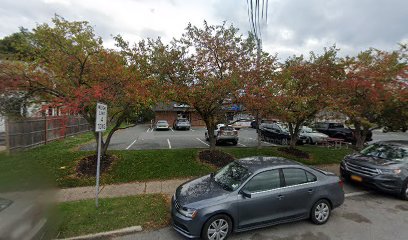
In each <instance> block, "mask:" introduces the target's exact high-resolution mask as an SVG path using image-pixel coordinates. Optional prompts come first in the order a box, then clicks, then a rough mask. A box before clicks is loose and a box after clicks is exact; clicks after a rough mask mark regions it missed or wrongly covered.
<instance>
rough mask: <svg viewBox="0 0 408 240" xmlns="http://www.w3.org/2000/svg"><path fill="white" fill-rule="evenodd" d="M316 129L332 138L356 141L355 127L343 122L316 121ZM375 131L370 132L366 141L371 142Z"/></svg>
mask: <svg viewBox="0 0 408 240" xmlns="http://www.w3.org/2000/svg"><path fill="white" fill-rule="evenodd" d="M313 128H314V129H315V130H316V131H318V132H321V133H324V134H326V135H328V136H329V137H332V138H339V139H343V140H344V141H346V142H352V143H354V142H356V138H355V136H354V131H355V129H351V128H347V127H345V126H344V124H342V123H335V122H318V123H315V125H314V127H313ZM372 136H373V133H372V132H371V131H369V132H368V134H367V137H366V141H367V142H369V141H371V140H373V139H372Z"/></svg>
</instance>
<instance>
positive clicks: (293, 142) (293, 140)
mask: <svg viewBox="0 0 408 240" xmlns="http://www.w3.org/2000/svg"><path fill="white" fill-rule="evenodd" d="M289 134H290V144H289V147H290V148H295V147H296V143H297V140H298V138H299V136H298V134H299V124H295V128H293V124H292V123H289Z"/></svg>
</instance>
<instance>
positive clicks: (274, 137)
mask: <svg viewBox="0 0 408 240" xmlns="http://www.w3.org/2000/svg"><path fill="white" fill-rule="evenodd" d="M259 131H260V135H261V138H262V139H264V140H265V141H268V142H276V143H279V144H281V145H288V143H289V142H290V139H291V137H290V134H289V131H288V130H287V129H286V128H285V127H284V126H282V125H281V124H278V123H263V124H261V125H260V127H259ZM306 142H307V138H306V137H305V136H302V135H300V136H299V137H298V140H297V144H305V143H306Z"/></svg>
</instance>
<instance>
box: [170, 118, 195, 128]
mask: <svg viewBox="0 0 408 240" xmlns="http://www.w3.org/2000/svg"><path fill="white" fill-rule="evenodd" d="M173 128H174V129H175V130H180V129H185V130H190V128H191V124H190V121H189V120H188V119H185V118H180V119H177V120H176V121H174V124H173Z"/></svg>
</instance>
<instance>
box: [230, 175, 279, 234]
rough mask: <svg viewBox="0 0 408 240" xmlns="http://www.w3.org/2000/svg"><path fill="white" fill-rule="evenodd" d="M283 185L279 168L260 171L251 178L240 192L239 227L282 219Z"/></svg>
mask: <svg viewBox="0 0 408 240" xmlns="http://www.w3.org/2000/svg"><path fill="white" fill-rule="evenodd" d="M281 186H282V179H281V174H280V171H279V170H278V169H275V170H268V171H264V172H261V173H258V174H257V175H255V176H254V177H253V178H251V179H250V180H249V181H248V182H247V183H246V184H245V186H243V187H242V188H241V190H240V192H244V193H246V194H248V193H249V194H250V195H251V196H250V197H245V196H244V195H245V194H241V199H240V201H239V203H238V215H239V216H238V228H241V229H242V228H248V227H252V226H255V225H258V224H265V223H270V222H273V221H275V220H278V219H280V217H281V214H280V211H281V207H282V205H284V203H283V201H282V199H281V196H280V193H279V189H280V187H281Z"/></svg>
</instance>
